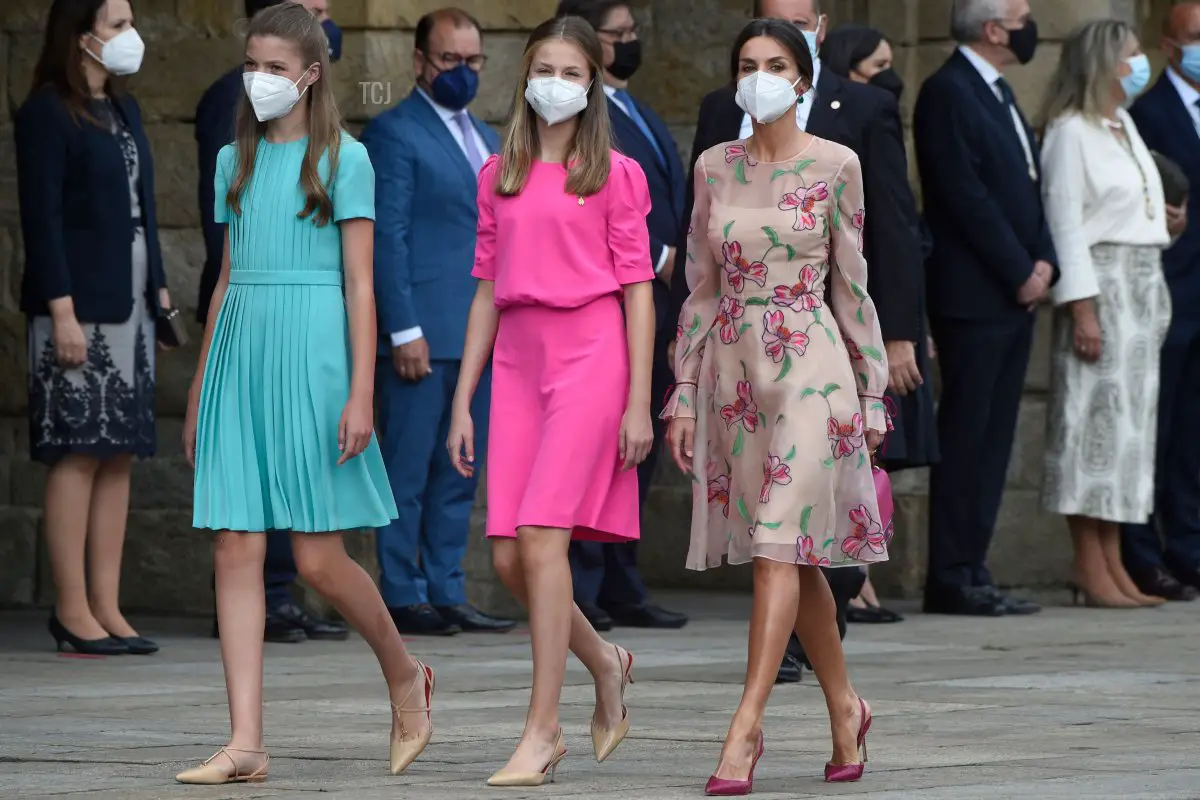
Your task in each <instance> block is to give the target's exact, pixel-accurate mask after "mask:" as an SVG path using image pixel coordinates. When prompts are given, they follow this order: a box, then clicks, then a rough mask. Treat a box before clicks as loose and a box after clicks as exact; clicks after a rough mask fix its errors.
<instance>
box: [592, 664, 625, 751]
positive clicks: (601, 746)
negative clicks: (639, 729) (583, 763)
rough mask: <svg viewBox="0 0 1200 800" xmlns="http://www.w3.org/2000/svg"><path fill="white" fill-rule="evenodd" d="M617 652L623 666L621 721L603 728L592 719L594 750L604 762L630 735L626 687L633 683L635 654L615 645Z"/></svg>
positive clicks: (594, 718)
mask: <svg viewBox="0 0 1200 800" xmlns="http://www.w3.org/2000/svg"><path fill="white" fill-rule="evenodd" d="M613 647H614V648H616V651H617V661H618V662H620V664H621V721H620V722H618V723H617V726H616V727H615V728H611V729H609V728H601V727H600V726H599V725H597V724H596V717H595V716H593V717H592V748H593V749H594V750H595V751H596V761H598V762H599V761H603V760H604V759H606V758H608V757H609V756H610V755H612V753H613V751H614V750H616V749H617V745H619V744H620V743H621V742H623V741H624V740H625V735H626V734H628V733H629V709H628V708H626V707H625V687H626V686H628V685H629V684H631V683H633V653H630V652H628V651H626V650H622V649H621V648H619V647H617V646H616V645H615V644H614V645H613Z"/></svg>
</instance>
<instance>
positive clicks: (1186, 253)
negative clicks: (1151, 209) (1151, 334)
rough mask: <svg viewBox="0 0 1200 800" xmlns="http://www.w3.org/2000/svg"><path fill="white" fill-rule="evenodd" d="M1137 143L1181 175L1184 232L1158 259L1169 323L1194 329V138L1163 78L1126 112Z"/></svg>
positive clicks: (1199, 179) (1199, 172) (1198, 158)
mask: <svg viewBox="0 0 1200 800" xmlns="http://www.w3.org/2000/svg"><path fill="white" fill-rule="evenodd" d="M1129 114H1130V116H1132V117H1133V121H1134V123H1135V124H1136V125H1137V129H1138V133H1139V134H1141V136H1142V141H1144V142H1145V143H1146V146H1147V147H1149V148H1150V149H1151V150H1155V151H1157V152H1159V153H1162V154H1163V155H1164V156H1166V157H1167V158H1169V159H1171V160H1172V161H1174V162H1175V163H1176V164H1178V165H1179V167H1180V169H1182V170H1183V172H1184V174H1185V175H1187V178H1188V182H1189V183H1190V184H1191V189H1190V190H1189V192H1188V227H1187V230H1185V231H1184V232H1183V235H1182V236H1180V237H1179V241H1177V242H1176V243H1175V246H1174V247H1172V248H1171V249H1170V250H1167V251H1166V252H1165V253H1164V254H1163V274H1164V275H1165V276H1166V278H1167V284H1168V285H1169V286H1170V289H1171V300H1172V305H1173V306H1174V308H1175V314H1174V319H1175V320H1178V321H1180V322H1182V321H1184V320H1185V319H1190V320H1193V321H1194V323H1193V324H1196V325H1197V326H1200V314H1198V313H1197V311H1196V309H1197V308H1198V307H1200V134H1197V132H1196V124H1195V123H1194V122H1193V121H1192V116H1191V114H1190V113H1189V112H1188V110H1187V109H1186V108H1185V107H1184V105H1183V99H1182V98H1181V97H1180V96H1179V92H1177V91H1175V87H1174V86H1172V85H1171V80H1170V79H1169V78H1168V77H1167V75H1166V73H1163V76H1162V77H1161V78H1159V79H1158V82H1157V83H1155V84H1154V86H1152V87H1151V88H1150V90H1149V91H1147V92H1146V93H1145V94H1144V95H1142V96H1141V97H1140V98H1138V100H1137V102H1135V103H1134V104H1133V107H1132V108H1131V109H1129Z"/></svg>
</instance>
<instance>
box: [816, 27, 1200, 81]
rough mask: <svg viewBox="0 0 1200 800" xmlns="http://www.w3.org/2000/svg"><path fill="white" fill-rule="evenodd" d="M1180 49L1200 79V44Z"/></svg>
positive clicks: (1183, 63)
mask: <svg viewBox="0 0 1200 800" xmlns="http://www.w3.org/2000/svg"><path fill="white" fill-rule="evenodd" d="M806 35H807V34H806ZM1179 50H1180V53H1181V54H1182V57H1181V58H1180V59H1179V71H1180V72H1182V73H1183V74H1184V77H1187V78H1190V79H1191V80H1194V81H1200V44H1185V45H1184V46H1183V47H1180V48H1179Z"/></svg>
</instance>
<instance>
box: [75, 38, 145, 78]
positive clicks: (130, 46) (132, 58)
mask: <svg viewBox="0 0 1200 800" xmlns="http://www.w3.org/2000/svg"><path fill="white" fill-rule="evenodd" d="M88 36H91V37H92V38H93V39H95V40H96V41H97V42H100V55H98V56H97V55H96V54H95V53H93V52H92V51H91V50H88V49H87V48H86V47H85V48H84V52H86V53H87V54H88V55H89V56H91V57H92V58H94V59H96V60H97V61H99V62H100V64H101V65H102V66H103V67H104V68H105V69H106V70H108V74H109V75H132V74H133V73H135V72H137V71H138V70H139V69H141V68H142V58H143V57H144V56H145V55H146V43H145V42H143V41H142V37H141V36H140V35H139V34H138V32H137V31H136V30H135V29H133V28H126V29H125V30H123V31H121V32H120V33H118V34H117V35H116V36H114V37H113V38H111V39H109V40H108V41H107V42H106V41H104V40H103V39H101V38H100V37H99V36H96V35H95V34H91V33H89V34H88Z"/></svg>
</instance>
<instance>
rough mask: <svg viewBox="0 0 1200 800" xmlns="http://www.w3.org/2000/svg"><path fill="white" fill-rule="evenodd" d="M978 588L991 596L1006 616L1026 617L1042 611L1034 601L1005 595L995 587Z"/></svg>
mask: <svg viewBox="0 0 1200 800" xmlns="http://www.w3.org/2000/svg"><path fill="white" fill-rule="evenodd" d="M978 588H980V589H982V590H983V591H985V592H987V593H988V594H989V595H991V597H992V598H993V599H994V600H995V601H996V603H997V604H999V606H1000V608H1002V609H1004V613H1005V615H1006V616H1013V617H1024V616H1028V615H1030V614H1037V613H1038V612H1040V611H1041V610H1042V607H1041V606H1039V605H1038V604H1037V603H1035V602H1033V601H1032V600H1022V599H1020V598H1018V597H1013V596H1012V595H1010V594H1005V593H1004V592H1002V591H1000V590H999V589H998V588H996V587H995V586H981V587H978Z"/></svg>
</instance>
